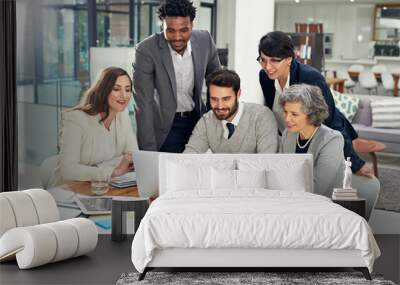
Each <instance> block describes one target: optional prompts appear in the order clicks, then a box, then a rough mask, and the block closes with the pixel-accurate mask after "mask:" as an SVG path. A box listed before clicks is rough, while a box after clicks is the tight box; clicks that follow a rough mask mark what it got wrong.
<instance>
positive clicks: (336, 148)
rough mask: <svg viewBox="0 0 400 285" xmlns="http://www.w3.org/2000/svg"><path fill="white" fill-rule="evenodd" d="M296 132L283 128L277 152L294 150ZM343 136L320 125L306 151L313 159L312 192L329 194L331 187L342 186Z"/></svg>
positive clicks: (293, 151) (292, 151)
mask: <svg viewBox="0 0 400 285" xmlns="http://www.w3.org/2000/svg"><path fill="white" fill-rule="evenodd" d="M296 139H297V133H290V132H288V131H287V129H286V130H284V132H283V134H282V141H281V145H280V149H279V152H281V153H295V152H296ZM343 145H344V140H343V136H342V135H341V134H340V133H339V132H338V131H335V130H332V129H331V128H329V127H327V126H325V125H321V127H320V128H319V130H318V131H317V133H316V134H315V136H314V138H313V139H312V141H311V143H310V146H309V148H308V151H307V153H311V154H312V155H313V159H314V171H313V172H314V193H316V194H322V195H325V196H331V194H332V190H333V188H335V187H337V188H340V187H341V186H342V182H343V181H342V180H343V171H344V154H343Z"/></svg>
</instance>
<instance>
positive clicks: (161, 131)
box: [133, 30, 220, 150]
mask: <svg viewBox="0 0 400 285" xmlns="http://www.w3.org/2000/svg"><path fill="white" fill-rule="evenodd" d="M190 41H191V45H192V58H193V66H194V92H193V100H194V102H195V109H194V110H195V112H196V114H197V115H198V117H199V118H200V117H201V115H202V114H203V113H204V112H205V111H206V108H205V105H204V103H203V100H202V98H201V92H202V87H203V82H204V78H205V77H206V76H207V75H208V74H210V73H212V72H213V71H215V70H217V69H219V67H220V63H219V59H218V54H217V49H216V47H215V45H214V41H213V40H212V38H211V35H210V34H209V33H208V32H207V31H199V30H194V31H193V32H192V36H191V38H190ZM133 87H134V99H135V102H136V121H137V138H138V144H139V148H140V149H142V150H159V149H160V147H161V146H162V144H163V143H164V141H165V139H166V137H167V135H168V132H169V130H170V128H171V125H172V122H173V119H174V116H175V113H176V107H177V99H176V96H177V95H176V94H177V92H176V79H175V71H174V66H173V63H172V57H171V54H170V50H169V47H168V42H167V41H166V40H165V38H164V35H163V34H162V33H157V34H154V35H152V36H150V37H148V38H146V39H145V40H143V41H142V42H140V43H139V44H138V45H137V46H136V52H135V60H134V62H133Z"/></svg>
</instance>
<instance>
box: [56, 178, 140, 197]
mask: <svg viewBox="0 0 400 285" xmlns="http://www.w3.org/2000/svg"><path fill="white" fill-rule="evenodd" d="M62 187H63V188H64V189H65V190H67V191H72V192H75V193H78V194H83V195H87V196H96V195H94V194H93V193H92V192H91V190H90V182H88V181H69V182H67V183H66V184H65V185H63V186H62ZM109 187H110V190H108V192H107V193H106V194H104V195H100V196H99V197H104V196H105V197H109V196H127V197H139V193H138V189H137V187H136V186H132V187H127V188H115V187H112V186H109Z"/></svg>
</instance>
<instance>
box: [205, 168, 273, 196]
mask: <svg viewBox="0 0 400 285" xmlns="http://www.w3.org/2000/svg"><path fill="white" fill-rule="evenodd" d="M211 173H212V175H211V177H212V189H213V190H217V191H218V190H230V191H234V190H238V189H242V188H267V177H266V171H265V170H264V169H263V170H227V169H216V168H213V169H212V171H211Z"/></svg>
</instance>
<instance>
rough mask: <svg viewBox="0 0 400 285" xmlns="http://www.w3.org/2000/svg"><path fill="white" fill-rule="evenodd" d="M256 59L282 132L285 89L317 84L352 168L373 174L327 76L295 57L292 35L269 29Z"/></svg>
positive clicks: (357, 171) (328, 118)
mask: <svg viewBox="0 0 400 285" xmlns="http://www.w3.org/2000/svg"><path fill="white" fill-rule="evenodd" d="M258 52H259V56H258V57H257V61H258V62H259V63H260V65H261V68H262V69H261V70H260V73H259V79H260V84H261V88H262V90H263V94H264V98H265V103H266V105H267V107H269V108H270V109H271V110H272V111H273V112H274V114H275V117H276V120H277V122H278V128H279V131H280V132H283V130H284V129H285V120H284V116H283V111H282V108H281V106H280V105H279V97H280V95H281V94H282V92H283V91H284V90H285V89H287V88H288V87H289V86H291V85H293V84H300V83H305V84H310V85H314V86H318V87H319V88H320V89H321V91H322V95H323V96H324V99H325V102H326V104H327V106H328V111H329V113H328V117H327V118H326V119H325V120H324V124H325V125H327V126H328V127H330V128H332V129H335V130H337V131H339V132H340V133H341V134H342V136H343V138H344V148H343V150H344V155H345V156H346V157H350V159H351V162H352V171H353V173H356V174H357V175H361V176H367V177H372V176H373V171H372V168H371V167H369V166H367V165H366V164H365V161H363V160H362V159H361V158H360V157H359V156H358V155H357V153H356V152H355V151H354V149H353V146H352V141H353V140H354V139H356V138H357V133H356V131H355V130H354V128H353V126H352V125H351V124H350V122H349V121H347V119H346V118H345V117H344V116H343V115H342V114H341V113H340V112H339V111H338V110H337V109H336V107H335V102H334V100H333V97H332V94H331V91H330V90H329V87H328V85H327V84H326V81H325V78H324V77H323V76H322V75H321V74H320V72H318V70H316V69H315V68H313V67H311V66H310V65H306V64H302V63H300V62H298V61H297V60H296V59H295V51H294V46H293V42H292V40H291V38H290V37H289V36H288V35H286V34H285V33H283V32H279V31H275V32H270V33H268V34H266V35H265V36H263V37H262V38H261V40H260V43H259V47H258Z"/></svg>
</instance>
